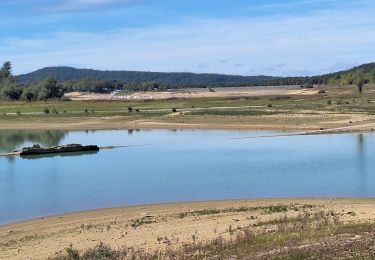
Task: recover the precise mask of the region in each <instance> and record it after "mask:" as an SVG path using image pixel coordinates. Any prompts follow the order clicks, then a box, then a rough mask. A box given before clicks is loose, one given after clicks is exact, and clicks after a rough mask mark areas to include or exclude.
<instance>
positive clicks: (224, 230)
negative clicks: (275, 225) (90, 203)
mask: <svg viewBox="0 0 375 260" xmlns="http://www.w3.org/2000/svg"><path fill="white" fill-rule="evenodd" d="M273 208H276V209H279V208H280V209H282V210H271V209H273ZM301 212H309V213H314V212H330V214H334V215H336V216H337V217H338V218H339V219H340V221H343V222H345V223H364V222H371V223H373V221H375V199H333V198H327V199H259V200H237V201H209V202H191V203H175V204H160V205H143V206H131V207H123V208H113V209H99V210H92V211H85V212H78V213H70V214H62V215H57V216H51V217H43V218H39V219H34V220H30V221H25V222H20V223H16V224H10V225H3V226H0V241H1V242H0V258H1V259H46V258H48V257H53V256H55V255H58V254H59V253H62V252H64V251H65V249H66V248H67V247H69V245H70V244H73V245H74V246H75V248H77V249H78V250H86V249H87V248H90V247H93V246H95V245H97V244H98V243H100V242H102V243H105V244H107V245H110V246H111V247H112V248H115V249H120V248H123V247H136V248H140V249H144V250H146V251H147V250H156V249H166V248H179V247H181V246H183V245H185V244H189V243H197V242H199V241H201V242H205V241H209V240H212V239H215V238H217V237H219V236H220V237H223V238H225V239H229V238H230V236H231V232H228V229H229V230H230V229H232V228H235V229H240V228H241V227H249V226H256V224H257V223H258V224H259V223H262V222H265V221H270V220H275V219H280V218H286V217H288V218H289V217H293V216H297V215H298V214H301ZM254 229H255V230H256V228H255V227H254Z"/></svg>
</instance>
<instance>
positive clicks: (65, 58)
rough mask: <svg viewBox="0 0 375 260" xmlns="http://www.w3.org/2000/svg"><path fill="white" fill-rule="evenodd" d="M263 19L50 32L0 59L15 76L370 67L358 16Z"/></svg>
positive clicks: (2, 48) (8, 44)
mask: <svg viewBox="0 0 375 260" xmlns="http://www.w3.org/2000/svg"><path fill="white" fill-rule="evenodd" d="M351 17H355V19H350V18H351ZM269 18H271V17H268V19H266V18H265V17H263V18H252V19H234V18H225V19H224V18H223V19H199V20H197V19H190V20H186V21H185V22H183V23H179V24H175V25H157V26H153V27H147V28H123V29H119V30H113V31H107V32H104V33H84V32H58V33H54V34H52V35H46V36H43V37H39V38H31V39H26V40H23V39H17V38H14V39H6V40H2V41H0V53H2V54H5V55H3V57H4V56H5V57H6V59H9V60H12V61H13V63H14V67H15V72H18V73H23V72H28V71H32V70H34V69H36V68H41V67H45V66H53V65H60V64H80V67H87V68H95V69H118V70H122V69H127V70H149V71H193V72H215V73H226V74H247V75H249V74H251V75H254V74H271V75H300V74H319V73H325V72H330V71H332V70H334V69H335V68H337V67H338V64H341V67H342V66H343V65H342V64H356V63H363V62H369V61H373V60H375V34H374V33H373V31H374V29H375V22H374V19H373V15H372V13H371V12H368V11H366V10H362V9H361V10H359V9H357V10H351V11H335V12H328V11H327V12H319V13H314V14H312V15H305V16H297V17H278V18H276V17H272V19H269ZM221 60H225V61H227V62H225V63H224V62H220V61H221ZM202 64H204V66H202ZM238 64H241V66H238ZM280 64H283V66H280ZM345 66H346V65H345Z"/></svg>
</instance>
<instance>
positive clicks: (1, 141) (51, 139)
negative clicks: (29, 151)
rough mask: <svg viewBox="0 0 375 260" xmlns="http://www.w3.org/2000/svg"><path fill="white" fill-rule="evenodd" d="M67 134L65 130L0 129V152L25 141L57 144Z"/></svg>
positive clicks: (47, 145)
mask: <svg viewBox="0 0 375 260" xmlns="http://www.w3.org/2000/svg"><path fill="white" fill-rule="evenodd" d="M66 135H67V132H65V131H50V130H46V131H22V130H16V131H15V130H2V131H0V152H1V153H5V152H11V151H13V150H15V149H18V148H19V146H20V145H23V144H25V143H29V142H31V143H38V144H41V145H42V146H46V147H50V146H55V145H58V144H59V143H60V142H61V141H62V140H63V139H64V138H65V136H66Z"/></svg>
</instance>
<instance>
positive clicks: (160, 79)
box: [17, 67, 275, 86]
mask: <svg viewBox="0 0 375 260" xmlns="http://www.w3.org/2000/svg"><path fill="white" fill-rule="evenodd" d="M49 76H52V77H54V78H55V79H57V80H58V81H63V82H64V81H72V80H81V79H92V80H104V81H121V82H126V83H141V82H155V83H160V84H167V85H172V86H209V85H243V84H252V85H259V84H262V83H263V82H266V81H269V80H272V79H275V78H274V77H268V76H233V75H223V74H209V73H204V74H196V73H182V72H177V73H175V72H171V73H164V72H140V71H100V70H92V69H76V68H72V67H47V68H43V69H40V70H37V71H34V72H31V73H28V74H23V75H19V76H17V79H18V81H19V82H20V83H23V84H32V83H36V82H38V81H40V80H43V79H45V78H47V77H49Z"/></svg>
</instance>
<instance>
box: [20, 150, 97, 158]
mask: <svg viewBox="0 0 375 260" xmlns="http://www.w3.org/2000/svg"><path fill="white" fill-rule="evenodd" d="M98 152H99V151H84V152H69V153H60V154H39V155H21V158H22V159H27V160H35V159H41V158H53V157H67V156H69V157H74V156H76V157H77V156H82V155H94V154H97V153H98Z"/></svg>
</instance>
